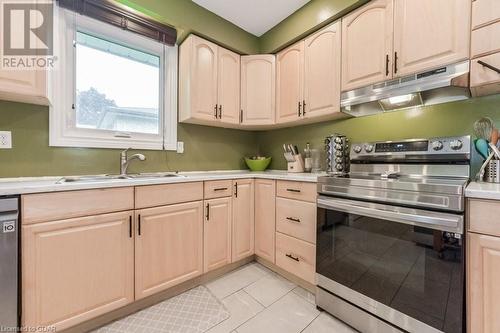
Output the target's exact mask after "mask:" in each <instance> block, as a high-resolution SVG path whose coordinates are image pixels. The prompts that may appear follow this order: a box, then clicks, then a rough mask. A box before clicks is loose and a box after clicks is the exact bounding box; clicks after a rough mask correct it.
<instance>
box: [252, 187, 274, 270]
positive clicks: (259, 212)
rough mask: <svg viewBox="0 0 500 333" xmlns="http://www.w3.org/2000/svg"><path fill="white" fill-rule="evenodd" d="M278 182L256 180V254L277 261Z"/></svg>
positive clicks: (270, 260)
mask: <svg viewBox="0 0 500 333" xmlns="http://www.w3.org/2000/svg"><path fill="white" fill-rule="evenodd" d="M275 235H276V182H275V181H274V180H268V179H256V180H255V254H256V255H258V256H259V257H262V258H264V259H266V260H267V261H269V262H272V263H274V261H275Z"/></svg>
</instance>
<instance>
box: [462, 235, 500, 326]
mask: <svg viewBox="0 0 500 333" xmlns="http://www.w3.org/2000/svg"><path fill="white" fill-rule="evenodd" d="M467 267H468V269H467V272H468V276H467V279H468V283H467V286H468V290H467V295H468V299H467V317H468V318H467V322H468V332H473V333H494V332H500V316H499V314H500V302H499V299H500V283H499V281H500V237H493V236H486V235H481V234H475V233H469V234H468V257H467Z"/></svg>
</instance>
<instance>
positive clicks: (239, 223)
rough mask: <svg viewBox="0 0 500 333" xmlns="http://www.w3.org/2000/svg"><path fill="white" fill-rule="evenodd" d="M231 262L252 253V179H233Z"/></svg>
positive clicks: (253, 230)
mask: <svg viewBox="0 0 500 333" xmlns="http://www.w3.org/2000/svg"><path fill="white" fill-rule="evenodd" d="M233 186H234V196H233V228H232V234H233V237H232V238H233V246H232V262H235V261H238V260H240V259H243V258H246V257H248V256H251V255H252V254H254V232H255V228H254V187H253V186H254V184H253V179H242V180H235V181H233Z"/></svg>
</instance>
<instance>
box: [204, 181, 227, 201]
mask: <svg viewBox="0 0 500 333" xmlns="http://www.w3.org/2000/svg"><path fill="white" fill-rule="evenodd" d="M232 194H233V193H232V181H231V180H213V181H209V182H205V199H215V198H222V197H230V196H231V195H232Z"/></svg>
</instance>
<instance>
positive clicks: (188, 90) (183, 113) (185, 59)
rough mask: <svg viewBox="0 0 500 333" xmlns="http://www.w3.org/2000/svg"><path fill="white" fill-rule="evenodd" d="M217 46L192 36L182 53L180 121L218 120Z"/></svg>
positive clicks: (180, 63)
mask: <svg viewBox="0 0 500 333" xmlns="http://www.w3.org/2000/svg"><path fill="white" fill-rule="evenodd" d="M218 48H219V47H218V46H217V45H216V44H214V43H211V42H209V41H207V40H204V39H202V38H200V37H198V36H195V35H191V36H189V37H188V38H187V39H186V41H185V42H184V43H182V45H181V46H180V50H179V53H180V54H179V118H180V119H179V120H180V121H185V120H193V119H194V120H202V121H203V120H205V121H213V120H216V114H215V106H216V104H217V82H218V81H217V71H218Z"/></svg>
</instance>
